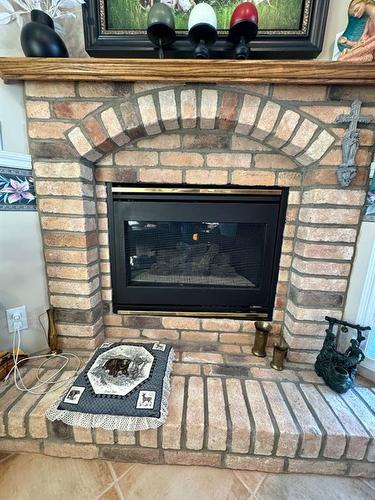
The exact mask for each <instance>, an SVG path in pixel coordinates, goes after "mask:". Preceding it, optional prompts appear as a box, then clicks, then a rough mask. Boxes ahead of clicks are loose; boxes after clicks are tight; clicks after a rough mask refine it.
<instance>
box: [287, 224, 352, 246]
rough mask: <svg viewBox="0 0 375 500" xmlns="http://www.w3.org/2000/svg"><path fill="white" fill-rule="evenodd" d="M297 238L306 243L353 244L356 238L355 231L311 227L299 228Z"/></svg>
mask: <svg viewBox="0 0 375 500" xmlns="http://www.w3.org/2000/svg"><path fill="white" fill-rule="evenodd" d="M297 237H298V238H300V239H302V240H308V241H325V242H336V241H337V242H339V241H342V242H344V243H354V242H355V240H356V237H357V230H356V229H349V228H342V227H340V228H335V227H330V228H326V227H311V226H300V227H299V228H298V231H297Z"/></svg>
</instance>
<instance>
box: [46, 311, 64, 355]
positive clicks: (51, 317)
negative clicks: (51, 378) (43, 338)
mask: <svg viewBox="0 0 375 500" xmlns="http://www.w3.org/2000/svg"><path fill="white" fill-rule="evenodd" d="M47 315H48V345H49V348H50V354H58V353H59V352H61V351H60V350H59V349H57V331H56V324H55V309H54V308H53V307H50V308H49V309H47Z"/></svg>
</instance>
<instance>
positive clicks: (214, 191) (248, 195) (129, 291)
mask: <svg viewBox="0 0 375 500" xmlns="http://www.w3.org/2000/svg"><path fill="white" fill-rule="evenodd" d="M107 196H108V223H109V243H110V266H111V279H112V294H113V295H112V300H113V312H114V313H118V314H126V315H139V314H142V315H153V316H154V315H165V316H169V315H171V316H193V317H194V316H197V317H232V318H233V317H236V318H247V319H259V318H263V319H269V320H270V319H272V314H273V305H274V300H275V294H276V285H277V280H278V273H279V262H280V255H281V246H282V239H283V230H284V224H285V216H286V209H287V199H288V188H279V187H275V188H273V187H272V188H269V187H243V186H226V187H223V186H210V187H207V186H186V185H180V186H174V185H162V186H161V185H139V184H138V185H126V186H125V185H123V184H116V183H108V184H107ZM118 202H119V203H118ZM134 202H138V203H134ZM155 202H156V203H158V205H155V207H156V206H158V207H159V208H161V207H162V206H163V205H161V204H164V205H165V204H166V203H168V204H169V205H165V207H168V208H169V207H173V208H174V209H176V207H178V205H176V204H175V203H176V202H177V204H181V202H184V205H181V206H185V207H188V206H189V209H190V210H189V212H190V214H191V217H194V214H197V213H198V212H199V208H198V206H200V205H199V204H202V203H204V206H205V208H206V210H207V209H208V210H209V209H210V207H211V204H212V203H216V204H217V202H223V203H226V204H227V205H226V208H229V207H230V209H231V210H234V211H236V210H237V207H238V206H239V205H238V204H239V203H241V204H243V203H249V205H250V204H252V205H253V207H255V212H257V213H255V212H254V210H253V211H252V216H255V217H258V219H254V222H255V221H256V222H258V221H261V222H266V221H267V213H266V212H267V210H268V211H269V212H270V213H271V212H272V213H273V217H272V219H269V220H268V221H267V223H268V225H271V226H272V227H271V230H272V234H271V233H270V231H268V233H267V238H270V237H272V241H273V248H267V249H266V250H265V252H266V257H268V259H269V262H272V266H268V267H270V269H269V270H268V271H267V272H266V273H265V276H266V280H265V279H264V278H263V281H266V282H264V283H263V282H262V285H261V286H260V287H257V288H244V289H242V290H241V289H239V288H238V287H233V288H232V289H228V288H227V287H224V288H216V289H215V290H213V289H208V288H207V287H206V288H204V287H198V286H196V287H194V295H195V297H197V299H196V303H195V304H191V298H190V304H189V305H181V303H180V302H185V304H186V302H187V298H188V294H190V296H191V288H190V289H185V288H184V287H176V286H163V287H162V288H160V287H152V286H150V285H146V286H144V287H142V286H141V287H140V286H136V287H135V286H131V285H129V283H128V280H127V276H126V269H125V267H126V266H125V262H126V261H127V259H126V255H125V252H126V249H125V245H126V244H125V240H126V238H125V235H124V231H125V229H124V221H126V220H134V219H133V217H131V218H128V219H127V218H126V217H125V218H124V215H123V214H124V213H125V212H126V211H127V213H129V210H136V211H137V210H138V212H137V213H140V212H139V210H141V212H142V210H145V211H146V213H147V212H149V210H150V208H153V207H154V205H153V203H155ZM129 203H131V205H130V204H129ZM188 203H190V205H188ZM171 204H173V205H171ZM130 207H133V208H130ZM134 207H135V208H134ZM141 207H143V208H141ZM267 207H269V209H267ZM276 207H277V210H276ZM119 210H121V212H122V215H121V217H119V216H118V215H119V214H117V213H116V211H117V212H118V211H119ZM174 213H175V212H174ZM168 217H170V214H169V213H168ZM243 217H244V218H245V219H246V221H248V220H249V217H250V215H249V213H246V214H245V213H244V215H243ZM224 218H225V216H224ZM144 220H147V219H144ZM161 220H163V219H161ZM166 220H167V219H166ZM177 220H178V219H177ZM189 220H190V219H189ZM193 220H194V218H193ZM250 220H251V218H250ZM223 222H225V221H223ZM267 227H268V226H267ZM267 273H268V274H267ZM120 276H121V278H120ZM207 290H209V296H210V297H212V298H213V300H212V303H210V304H209V305H207V304H204V302H205V301H206V300H207V297H208V296H207ZM229 292H230V295H229ZM157 293H159V296H160V293H162V294H163V297H164V298H165V299H164V300H163V301H161V302H162V303H161V302H160V301H159V304H156V303H155V302H154V301H152V299H151V302H150V298H151V297H153V300H155V294H157ZM215 297H216V298H217V302H216V304H215ZM240 297H241V298H240ZM245 297H248V299H247V300H246V303H244V302H243V301H244V299H245ZM181 298H183V300H181ZM241 300H242V302H241ZM228 302H229V303H228Z"/></svg>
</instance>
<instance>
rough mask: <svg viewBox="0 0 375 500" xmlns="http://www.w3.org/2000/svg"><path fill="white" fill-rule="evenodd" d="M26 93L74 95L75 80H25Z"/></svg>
mask: <svg viewBox="0 0 375 500" xmlns="http://www.w3.org/2000/svg"><path fill="white" fill-rule="evenodd" d="M25 94H26V95H27V96H30V97H74V96H75V90H74V82H41V81H40V80H39V81H35V82H29V81H27V82H25Z"/></svg>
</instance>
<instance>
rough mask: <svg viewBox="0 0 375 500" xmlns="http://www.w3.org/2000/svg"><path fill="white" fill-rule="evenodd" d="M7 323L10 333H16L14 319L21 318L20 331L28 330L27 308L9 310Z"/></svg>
mask: <svg viewBox="0 0 375 500" xmlns="http://www.w3.org/2000/svg"><path fill="white" fill-rule="evenodd" d="M6 313H7V321H8V330H9V333H14V332H15V331H16V329H15V328H14V318H15V317H17V316H19V318H20V319H19V321H20V323H21V326H20V331H21V330H26V329H27V328H28V324H27V314H26V306H19V307H13V308H12V309H7V310H6Z"/></svg>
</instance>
